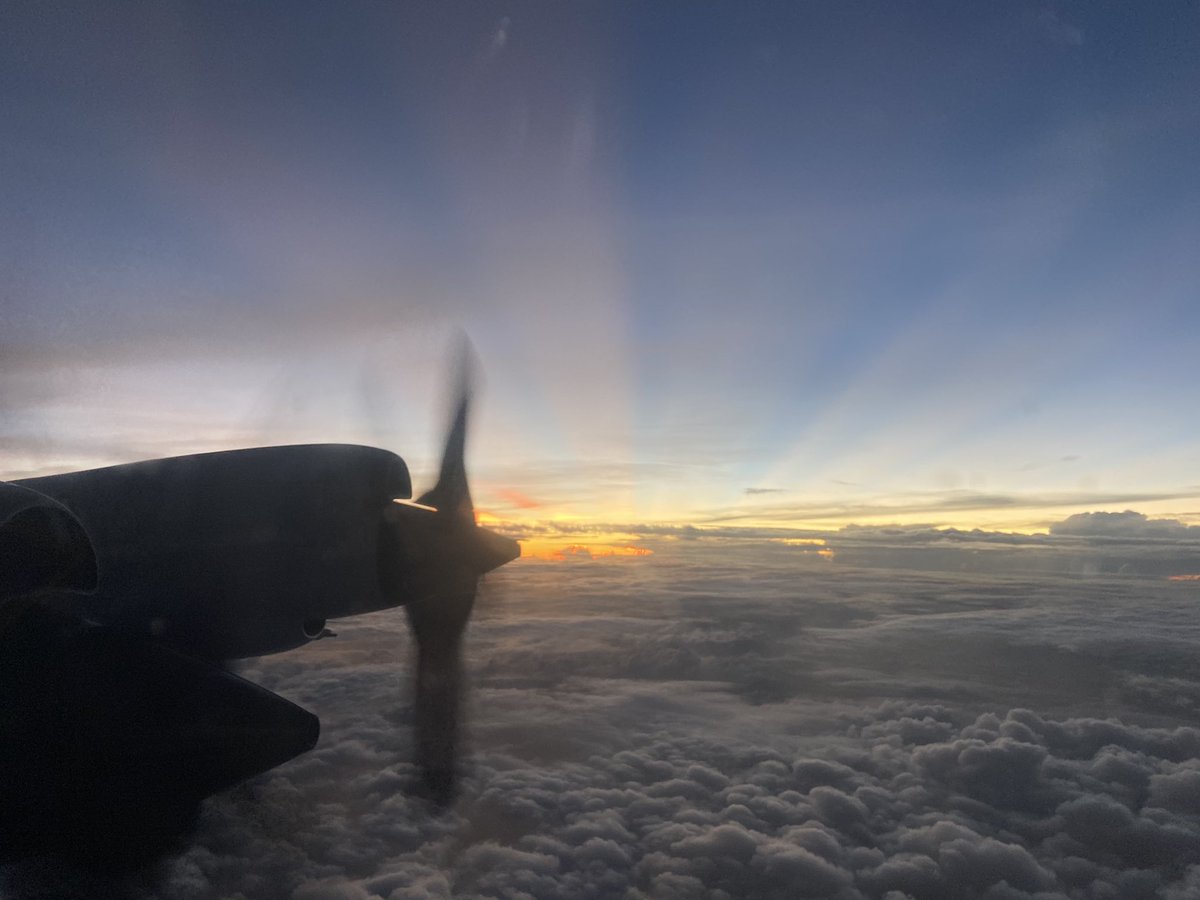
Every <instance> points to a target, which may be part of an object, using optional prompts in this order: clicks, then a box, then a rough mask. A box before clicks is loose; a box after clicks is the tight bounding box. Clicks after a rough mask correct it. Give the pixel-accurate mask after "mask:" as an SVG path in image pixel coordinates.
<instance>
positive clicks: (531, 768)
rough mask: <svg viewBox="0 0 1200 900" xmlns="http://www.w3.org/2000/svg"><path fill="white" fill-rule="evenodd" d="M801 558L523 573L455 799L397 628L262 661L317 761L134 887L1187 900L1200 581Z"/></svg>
mask: <svg viewBox="0 0 1200 900" xmlns="http://www.w3.org/2000/svg"><path fill="white" fill-rule="evenodd" d="M794 550H795V548H790V547H782V546H764V547H762V548H760V549H759V550H758V551H757V552H755V553H750V552H747V551H746V548H744V547H743V548H742V549H741V550H740V551H739V552H736V553H732V552H730V551H729V550H728V548H725V549H722V548H721V547H719V546H714V545H711V544H707V543H705V542H681V543H680V546H679V548H678V549H677V551H676V552H674V553H672V552H660V553H658V554H656V555H655V556H653V557H648V558H643V559H637V560H632V561H615V560H610V561H569V562H565V563H557V564H556V563H542V562H530V561H524V562H522V563H519V564H517V565H515V566H513V567H510V568H509V569H506V570H504V572H503V573H502V574H503V577H502V578H498V579H496V580H495V581H494V582H493V583H491V584H490V585H489V596H488V598H486V600H485V602H483V603H482V605H481V609H480V614H479V616H478V618H477V620H476V621H475V622H473V624H472V628H471V633H470V651H469V653H470V659H471V667H472V668H471V671H472V680H473V684H474V690H473V694H472V703H471V706H472V711H473V715H472V719H471V726H470V734H471V748H470V749H471V752H470V760H471V769H470V772H469V774H468V776H467V778H466V779H465V783H464V785H463V791H462V795H461V797H460V799H459V801H458V802H457V803H456V804H455V806H454V807H453V808H452V809H451V810H450V811H448V812H446V813H442V814H437V813H436V812H434V811H433V810H431V809H429V808H428V807H427V806H425V805H424V803H423V802H422V801H420V800H418V799H416V798H415V797H414V796H413V794H412V793H411V790H412V787H413V785H414V783H415V770H414V768H413V767H412V765H411V764H410V763H409V760H410V759H411V757H412V748H411V731H410V721H409V706H408V701H407V693H406V691H407V686H408V685H407V677H408V676H407V668H406V662H407V656H408V652H409V648H408V646H407V635H406V633H405V628H404V624H403V617H402V615H399V614H397V613H391V612H389V613H381V614H376V615H373V616H369V617H364V618H362V619H360V620H356V621H354V622H349V623H344V624H343V626H342V627H340V628H338V631H339V633H340V636H339V637H338V638H336V639H334V640H326V641H321V642H318V643H316V644H313V645H310V646H309V647H306V648H303V649H302V650H300V651H296V652H293V653H290V654H284V655H281V656H278V657H272V658H268V659H264V660H260V661H258V662H256V663H255V664H254V665H253V666H252V667H251V668H249V669H248V670H247V672H246V674H247V675H248V676H250V677H252V678H254V679H255V680H259V681H262V682H263V683H265V684H266V685H268V686H269V687H271V688H272V689H274V690H277V691H279V692H280V693H282V694H283V695H285V696H287V697H288V698H290V699H293V700H295V701H297V702H300V703H301V704H303V705H305V706H307V707H309V708H311V709H313V710H314V711H315V712H317V713H318V714H319V715H320V716H321V718H322V722H323V726H324V728H323V734H322V738H321V742H320V744H319V745H318V747H317V749H316V750H315V751H314V752H312V753H310V754H308V755H307V756H305V757H303V758H300V759H298V760H296V761H294V762H293V763H292V764H290V765H288V766H285V767H283V768H280V769H278V770H276V771H275V772H273V773H271V774H270V775H268V776H265V777H263V778H261V779H259V780H257V781H255V782H252V783H250V784H247V785H244V786H242V787H241V788H239V789H237V790H235V791H233V792H231V793H229V794H226V795H223V796H220V797H216V798H214V799H212V800H211V801H209V803H208V804H207V805H206V807H205V810H204V814H203V816H202V819H201V822H200V825H199V828H198V830H197V833H196V834H195V836H194V841H193V843H192V844H191V845H190V846H189V847H188V849H186V850H185V851H184V852H183V853H182V854H181V855H179V856H178V857H176V858H174V859H172V860H168V861H166V862H165V863H164V864H163V866H162V868H161V871H159V872H158V873H157V874H156V878H154V879H143V880H142V881H139V882H136V883H126V884H123V885H118V886H116V887H120V888H121V889H123V890H125V891H126V892H127V893H128V894H130V895H132V896H139V897H141V896H161V897H164V898H165V897H171V898H207V897H218V896H219V897H246V898H291V900H329V898H353V900H366V898H389V900H407V898H412V900H418V898H421V900H427V898H451V897H454V898H514V900H515V898H522V900H529V898H534V900H549V898H580V897H582V898H597V900H598V898H618V897H631V898H645V900H648V898H657V900H667V898H713V900H718V898H720V900H727V898H740V897H754V898H776V897H778V898H785V897H786V898H792V897H830V898H846V900H849V898H886V900H902V898H905V897H911V898H988V900H1008V898H1031V897H1036V898H1042V900H1048V898H1051V897H1053V898H1063V897H1066V898H1109V897H1119V898H1141V897H1145V898H1151V897H1163V898H1168V900H1182V898H1185V897H1194V896H1196V895H1197V891H1198V890H1200V729H1197V728H1196V727H1194V723H1195V722H1196V717H1197V714H1198V713H1200V680H1197V678H1196V677H1195V672H1194V659H1195V655H1196V651H1197V648H1198V647H1200V625H1198V624H1197V622H1196V617H1195V615H1194V609H1195V600H1196V595H1195V588H1194V587H1193V586H1192V585H1190V584H1188V583H1169V582H1150V581H1144V580H1131V579H1110V580H1105V579H1088V580H1083V579H1065V578H1052V577H1043V576H1038V577H1025V578H1013V577H1007V578H1001V577H989V576H980V575H974V576H965V575H959V576H953V577H951V576H946V575H938V574H929V573H917V572H911V571H909V572H905V571H889V570H881V569H854V568H850V567H846V566H842V565H837V564H835V565H830V564H828V563H826V562H824V561H821V560H814V559H812V557H810V556H808V555H805V554H803V553H797V552H793V551H794ZM10 874H11V873H10ZM31 883H33V884H35V885H36V886H38V887H40V888H41V889H43V890H44V889H46V888H47V886H48V885H49V886H50V887H51V888H53V890H51V891H50V892H51V893H68V894H69V893H70V892H71V890H75V891H76V893H77V894H78V895H79V896H87V895H94V894H95V889H96V885H95V884H94V883H89V882H87V880H86V878H84V877H82V876H80V877H78V878H76V879H75V880H72V878H71V877H70V876H67V875H64V874H63V873H61V872H58V873H47V872H42V873H41V874H40V875H39V876H38V877H37V878H34V879H32V880H31V879H30V876H29V873H28V872H26V873H25V879H24V881H18V880H16V879H12V878H10V880H9V887H10V889H12V888H14V886H17V887H20V886H21V885H24V886H28V885H29V884H31ZM80 885H83V886H82V887H81V886H80ZM105 887H106V889H108V890H109V892H110V893H111V891H112V890H113V889H114V886H112V885H106V886H105Z"/></svg>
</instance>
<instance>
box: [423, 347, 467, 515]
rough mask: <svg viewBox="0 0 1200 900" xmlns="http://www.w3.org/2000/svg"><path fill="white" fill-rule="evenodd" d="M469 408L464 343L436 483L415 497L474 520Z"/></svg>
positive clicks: (465, 348)
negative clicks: (469, 475)
mask: <svg viewBox="0 0 1200 900" xmlns="http://www.w3.org/2000/svg"><path fill="white" fill-rule="evenodd" d="M470 410H471V354H470V348H469V345H468V344H466V343H464V344H463V346H462V348H461V349H460V351H459V371H458V399H457V401H456V402H455V410H454V418H453V419H452V420H451V422H450V429H449V431H447V433H446V442H445V445H444V447H443V450H442V466H441V469H440V470H439V471H438V480H437V483H436V484H435V485H434V486H433V487H432V488H431V489H430V490H428V491H426V492H425V493H424V494H422V495H421V496H420V497H419V498H418V499H417V502H418V503H424V504H425V505H426V506H433V507H436V508H437V509H438V511H439V512H441V513H443V514H444V515H454V516H458V517H464V518H466V517H469V518H470V520H471V523H472V524H474V522H475V511H474V508H473V507H472V505H471V489H470V487H469V486H468V485H467V463H466V446H467V416H468V414H469V413H470Z"/></svg>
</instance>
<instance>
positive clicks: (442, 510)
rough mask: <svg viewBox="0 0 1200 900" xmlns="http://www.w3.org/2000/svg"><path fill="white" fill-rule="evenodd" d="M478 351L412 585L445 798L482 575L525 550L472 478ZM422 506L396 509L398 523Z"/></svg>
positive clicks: (423, 720) (465, 359)
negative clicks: (486, 524) (495, 522)
mask: <svg viewBox="0 0 1200 900" xmlns="http://www.w3.org/2000/svg"><path fill="white" fill-rule="evenodd" d="M470 382H471V354H470V348H469V345H467V344H465V343H464V345H463V347H462V350H461V351H460V361H459V389H458V396H457V400H456V402H455V406H454V416H453V418H452V419H451V422H450V428H449V431H448V432H447V434H446V441H445V445H444V449H443V451H442V465H441V469H440V470H439V472H438V479H437V483H436V484H435V485H434V486H433V488H431V489H430V490H429V491H427V492H426V493H425V494H422V495H421V496H420V497H419V498H418V500H417V503H418V504H421V505H423V506H426V507H433V508H434V511H433V512H432V513H431V512H428V511H426V512H425V513H424V515H425V516H428V518H426V519H424V520H423V528H422V529H421V530H422V532H423V537H424V546H425V547H426V548H427V549H426V551H425V552H424V554H423V557H422V559H423V562H422V564H421V566H420V571H419V572H417V573H415V575H414V578H413V580H412V581H411V582H410V585H412V586H414V587H416V589H417V590H416V593H417V597H418V599H417V600H416V601H415V602H412V603H409V604H408V605H407V606H406V607H405V612H406V613H407V614H408V622H409V625H410V627H411V628H412V632H413V636H414V637H415V638H416V644H417V673H416V679H415V690H416V696H415V698H414V724H415V728H416V749H417V764H418V765H419V766H420V768H421V776H422V780H423V782H424V785H425V788H426V790H427V791H428V792H429V793H430V795H431V796H432V798H433V799H434V800H435V801H437V802H439V803H446V802H449V801H450V800H451V799H452V798H453V795H454V785H455V778H456V775H457V767H458V752H459V751H458V743H459V742H458V737H459V721H460V717H461V699H462V691H463V682H464V675H463V658H462V641H463V634H464V633H465V631H466V628H467V621H468V619H469V618H470V616H471V610H472V608H473V607H474V605H475V596H476V592H477V590H478V587H479V577H480V576H481V575H483V574H484V573H485V572H489V571H491V570H492V569H494V568H496V567H498V566H501V565H503V564H504V563H506V562H509V561H510V560H513V559H516V558H517V556H519V555H520V547H519V546H518V544H517V542H516V541H514V540H512V539H510V538H507V537H504V536H503V535H500V534H496V533H495V532H492V531H488V530H487V529H484V528H479V527H478V526H477V525H476V524H475V510H474V508H473V506H472V503H471V489H470V487H469V485H468V483H467V467H466V442H467V417H468V414H469V412H470V406H471V386H470ZM420 515H421V513H419V512H417V511H415V510H410V511H408V512H401V511H400V510H396V511H395V518H396V520H397V522H400V521H409V522H412V523H413V525H414V526H415V522H416V519H415V518H413V517H414V516H420Z"/></svg>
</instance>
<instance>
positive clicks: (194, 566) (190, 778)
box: [0, 363, 520, 857]
mask: <svg viewBox="0 0 1200 900" xmlns="http://www.w3.org/2000/svg"><path fill="white" fill-rule="evenodd" d="M462 371H463V374H462V378H461V387H460V391H459V396H458V398H457V401H456V403H455V406H454V415H453V418H452V421H451V424H450V428H449V431H448V433H447V436H446V440H445V447H444V451H443V454H442V462H441V469H440V473H439V476H438V479H437V483H436V484H435V485H434V486H433V487H432V488H431V489H430V490H428V491H427V492H425V493H424V494H422V495H421V496H420V498H419V499H418V500H416V501H413V500H412V499H411V497H412V485H411V481H410V478H409V474H408V468H407V466H406V465H405V463H404V461H403V460H402V459H401V458H400V457H399V456H397V455H396V454H394V453H391V452H389V451H387V450H381V449H378V448H374V447H365V446H357V445H346V444H310V445H296V446H283V447H260V448H252V449H245V450H233V451H225V452H218V453H204V454H197V455H192V456H181V457H172V458H167V459H157V460H148V461H143V462H136V463H130V464H126V465H119V466H111V467H108V468H103V469H94V470H90V471H81V472H71V473H66V474H62V475H52V476H46V477H41V478H32V479H27V480H23V481H19V482H9V483H3V482H0V642H2V646H3V649H4V653H3V655H0V791H3V796H4V799H5V802H4V804H3V806H0V857H3V856H4V855H6V854H9V855H11V854H12V853H19V852H21V848H22V847H23V846H26V845H27V844H31V843H37V841H38V839H39V836H41V837H44V836H45V833H47V832H54V833H56V834H60V833H62V832H63V830H64V829H65V830H66V831H67V832H68V833H69V834H70V835H71V836H72V838H77V837H79V835H80V833H83V832H86V831H87V830H88V829H89V828H92V827H93V826H95V825H96V824H97V823H100V822H104V821H108V819H110V818H111V815H112V813H113V811H114V809H120V808H124V807H128V808H130V809H134V808H136V809H140V810H144V809H145V808H146V804H147V802H148V801H151V800H154V799H155V798H160V797H161V796H165V795H167V794H169V795H170V796H171V797H172V798H173V802H174V801H175V800H178V801H179V802H180V803H181V804H182V808H191V807H192V806H194V804H195V803H198V802H199V800H200V799H202V798H203V797H205V796H207V795H209V794H211V793H213V792H215V791H218V790H221V789H223V788H226V787H229V786H231V785H232V784H235V783H237V782H239V781H242V780H244V779H246V778H249V777H251V776H253V775H256V774H258V773H260V772H263V771H266V770H267V769H270V768H272V767H274V766H276V765H279V764H280V763H282V762H284V761H286V760H288V759H291V758H292V757H294V756H296V755H298V754H300V753H303V752H305V751H306V750H309V749H311V748H312V747H313V746H315V744H316V741H317V737H318V732H319V726H318V723H317V720H316V718H315V717H314V716H312V714H311V713H308V712H306V711H305V710H303V709H300V708H299V707H297V706H295V705H294V704H291V703H289V702H288V701H286V700H284V699H283V698H281V697H278V696H276V695H274V694H272V693H270V692H268V691H266V690H265V689H263V688H261V687H258V686H256V685H253V684H250V683H249V682H246V681H244V680H243V679H241V678H238V677H237V676H236V675H234V674H232V673H231V672H229V671H228V670H227V669H226V668H225V666H224V663H226V662H227V661H229V660H233V659H238V658H243V657H249V656H261V655H265V654H271V653H278V652H281V651H286V650H289V649H292V648H294V647H298V646H301V645H303V644H305V643H308V642H310V641H314V640H318V639H320V638H322V637H325V636H327V635H330V634H331V632H329V630H328V629H327V628H326V622H327V620H329V619H336V618H341V617H346V616H352V615H357V614H360V613H365V612H370V611H374V610H380V609H386V608H390V607H395V606H403V607H404V608H405V611H406V613H407V614H408V621H409V624H410V627H411V630H412V634H413V636H414V639H415V643H416V647H417V653H416V674H415V678H414V679H413V684H414V685H415V697H414V723H415V740H414V744H415V748H416V750H415V753H416V761H417V763H418V764H419V766H420V769H421V772H422V778H423V783H424V786H425V788H426V789H427V791H428V793H429V794H430V795H431V796H432V798H433V799H435V800H437V801H441V802H444V801H447V800H449V799H450V798H451V797H452V795H453V788H454V782H455V775H456V772H457V767H458V755H459V748H458V732H459V718H460V710H461V706H462V702H461V694H462V685H463V674H462V672H463V637H464V633H465V630H466V626H467V621H468V619H469V618H470V615H471V610H472V607H473V606H474V602H475V595H476V591H477V588H478V584H479V579H480V577H481V576H482V575H483V574H485V573H486V572H488V571H490V570H492V569H494V568H496V567H498V566H500V565H503V564H504V563H506V562H509V561H510V560H512V559H515V558H516V557H517V556H518V555H519V552H520V550H519V547H518V545H517V543H516V542H515V541H513V540H512V539H510V538H507V537H505V536H503V535H500V534H497V533H495V532H491V531H488V530H487V529H484V528H480V527H479V526H477V525H476V522H475V515H474V510H473V508H472V503H471V492H470V488H469V485H468V482H467V474H466V464H465V447H466V434H467V420H468V414H469V408H470V394H471V392H470V387H469V384H468V377H467V373H466V366H465V363H464V365H463V369H462ZM68 783H69V784H70V790H69V791H67V790H65V789H64V788H63V785H64V784H68ZM168 784H169V785H170V788H169V790H168V789H167V785H168ZM68 793H69V795H70V796H67V794H68ZM189 804H191V806H189ZM177 813H178V810H176V809H172V810H171V811H170V813H169V816H176V815H177ZM157 824H158V825H161V824H162V823H161V822H158V823H157ZM22 836H23V838H24V839H22ZM26 839H27V840H26Z"/></svg>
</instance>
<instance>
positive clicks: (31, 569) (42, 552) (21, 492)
mask: <svg viewBox="0 0 1200 900" xmlns="http://www.w3.org/2000/svg"><path fill="white" fill-rule="evenodd" d="M95 587H96V554H95V552H94V551H93V549H92V542H91V540H89V538H88V536H87V532H86V531H85V529H84V527H83V526H82V525H81V524H80V522H79V520H78V519H77V518H75V516H73V515H72V514H71V513H70V512H69V511H68V510H67V509H66V507H64V506H63V505H62V504H61V503H57V502H55V501H54V500H52V499H51V498H49V497H47V496H45V495H44V494H40V493H38V492H37V491H34V490H30V489H29V488H27V487H21V486H20V485H17V484H10V483H5V482H0V598H2V597H8V596H12V595H15V594H22V593H27V592H29V591H35V590H40V589H44V588H58V589H63V590H78V591H90V590H92V589H93V588H95Z"/></svg>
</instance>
